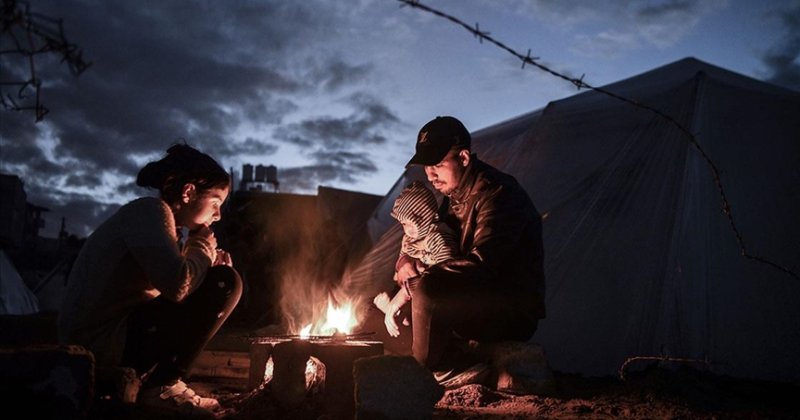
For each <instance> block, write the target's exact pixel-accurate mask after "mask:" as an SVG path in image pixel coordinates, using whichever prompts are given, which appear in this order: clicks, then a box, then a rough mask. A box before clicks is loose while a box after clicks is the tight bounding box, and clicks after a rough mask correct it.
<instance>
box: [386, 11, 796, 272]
mask: <svg viewBox="0 0 800 420" xmlns="http://www.w3.org/2000/svg"><path fill="white" fill-rule="evenodd" d="M397 1H399V2H401V3H403V4H406V5H408V6H411V7H412V8H415V9H420V10H423V11H425V12H428V13H431V14H433V15H436V16H439V17H441V18H443V19H447V20H449V21H451V22H453V23H454V24H456V25H459V26H461V27H463V28H464V29H466V30H467V31H469V32H471V33H472V34H473V35H475V36H476V37H478V38H479V39H480V40H481V43H483V40H484V39H485V40H487V41H488V42H490V43H491V44H494V45H495V46H496V47H498V48H500V49H502V50H505V51H506V52H508V53H509V54H511V55H513V56H515V57H517V58H519V59H520V60H522V63H523V64H522V66H523V68H524V67H525V63H528V64H531V65H533V66H535V67H536V68H538V69H540V70H542V71H544V72H546V73H550V74H551V75H553V76H555V77H558V78H560V79H563V80H565V81H567V82H569V83H572V84H573V85H575V86H576V87H577V88H578V89H579V90H580V89H582V88H586V89H590V90H593V91H595V92H598V93H601V94H603V95H606V96H610V97H612V98H614V99H617V100H619V101H622V102H624V103H627V104H630V105H632V106H635V107H637V108H640V109H644V110H647V111H649V112H652V113H654V114H655V115H656V116H658V117H659V118H661V119H663V120H665V121H666V122H667V123H669V124H670V125H672V126H674V127H675V128H677V129H678V130H679V131H680V132H681V133H683V135H684V137H686V139H687V140H688V141H689V143H690V144H691V145H692V146H693V147H694V148H695V149H696V150H697V151H698V152H699V153H700V155H701V156H702V157H703V160H705V162H706V163H707V164H708V166H709V167H710V168H711V172H712V177H713V179H714V183H715V184H716V186H717V190H718V191H719V195H720V198H721V200H722V212H723V213H724V214H725V216H726V217H727V218H728V222H729V225H730V227H731V230H732V231H733V234H734V236H735V237H736V242H737V244H738V245H739V248H740V250H741V253H742V255H743V256H745V257H746V258H748V259H750V260H753V261H757V262H759V263H762V264H765V265H767V266H770V267H773V268H776V269H778V270H780V271H782V272H784V273H786V274H788V275H789V276H791V277H794V279H795V280H800V275H798V274H797V273H795V272H793V271H792V270H790V269H788V268H786V267H784V266H781V265H779V264H777V263H775V262H772V261H770V260H767V259H766V258H762V257H758V256H754V255H751V254H749V253H748V252H747V251H746V248H745V245H744V239H743V238H742V234H741V232H740V231H739V228H738V227H737V226H736V223H735V222H734V219H733V212H732V210H731V206H730V202H729V201H728V198H727V195H726V194H725V189H724V188H723V185H722V179H721V177H720V171H719V168H718V167H717V165H716V164H715V163H714V161H712V160H711V158H710V157H709V156H708V154H707V153H706V151H705V150H704V149H703V148H702V147H701V146H700V143H699V142H698V141H697V138H696V137H695V136H694V134H692V132H691V131H689V130H688V129H687V128H686V127H684V126H683V125H682V124H681V123H680V122H678V121H677V120H676V119H675V118H673V117H671V116H669V115H667V114H665V113H664V112H663V111H661V110H659V109H656V108H653V107H652V106H649V105H646V104H643V103H640V102H638V101H635V100H633V99H630V98H627V97H624V96H621V95H618V94H616V93H614V92H611V91H608V90H605V89H603V88H599V87H596V86H592V85H591V84H589V83H587V82H585V81H584V80H583V79H584V76H585V74H583V75H581V77H580V78H574V77H569V76H567V75H565V74H563V73H560V72H558V71H555V70H553V69H551V68H549V67H547V66H545V65H543V64H540V63H538V62H536V61H534V60H531V59H529V56H530V50H528V54H527V55H522V54H521V53H519V52H517V51H516V50H514V49H513V48H511V47H509V46H507V45H506V44H504V43H502V42H500V41H499V40H497V39H495V38H493V37H492V36H491V35H490V33H489V32H481V31H480V27H479V26H478V24H477V23H475V27H474V28H473V27H472V26H471V25H468V24H466V23H465V22H464V21H462V20H460V19H458V18H457V17H454V16H452V15H449V14H447V13H444V12H442V11H440V10H437V9H434V8H432V7H430V6H426V5H424V4H422V3H421V2H420V1H419V0H397ZM537 59H538V57H537Z"/></svg>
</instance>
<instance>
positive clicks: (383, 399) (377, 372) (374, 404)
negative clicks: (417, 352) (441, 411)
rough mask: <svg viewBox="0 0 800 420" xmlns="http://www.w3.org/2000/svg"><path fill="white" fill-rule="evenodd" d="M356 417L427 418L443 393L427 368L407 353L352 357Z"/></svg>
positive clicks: (388, 419) (430, 416)
mask: <svg viewBox="0 0 800 420" xmlns="http://www.w3.org/2000/svg"><path fill="white" fill-rule="evenodd" d="M353 375H354V380H355V400H356V419H387V420H394V419H398V420H399V419H429V418H432V417H433V409H434V406H435V405H436V403H437V402H438V401H439V400H440V399H441V398H442V395H444V387H443V386H441V385H439V384H438V383H437V382H436V380H435V379H434V378H433V375H431V372H430V371H429V370H428V369H426V368H424V367H422V366H421V365H420V364H419V363H417V361H416V360H415V359H414V358H413V357H411V356H374V357H366V358H362V359H359V360H356V361H355V363H354V365H353Z"/></svg>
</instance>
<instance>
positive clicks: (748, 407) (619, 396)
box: [194, 368, 800, 420]
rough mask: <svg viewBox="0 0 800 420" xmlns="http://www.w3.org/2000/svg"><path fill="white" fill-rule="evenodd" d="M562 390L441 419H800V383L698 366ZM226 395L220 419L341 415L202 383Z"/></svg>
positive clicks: (460, 398)
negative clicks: (697, 368) (742, 376)
mask: <svg viewBox="0 0 800 420" xmlns="http://www.w3.org/2000/svg"><path fill="white" fill-rule="evenodd" d="M554 374H555V379H556V393H555V395H552V396H549V397H545V396H537V395H511V394H504V393H499V392H496V391H494V390H492V389H490V388H488V387H486V386H483V385H478V384H473V385H465V386H463V387H461V388H457V389H453V390H448V391H446V392H445V394H444V396H443V397H442V399H441V400H440V401H439V403H438V404H437V405H436V407H435V411H434V413H433V418H434V419H529V418H543V419H573V418H588V419H605V418H638V419H678V418H686V419H688V418H691V419H799V418H800V408H799V407H800V404H798V401H797V399H798V396H800V386H794V385H786V384H776V383H764V382H755V381H742V380H733V379H731V378H725V377H720V376H716V375H712V374H709V373H707V372H699V371H695V370H690V369H677V370H674V369H671V370H665V369H660V368H652V369H649V370H645V371H643V372H639V373H636V374H631V375H629V377H628V378H626V380H625V381H622V380H620V379H618V378H582V377H579V376H575V375H567V374H560V373H558V372H554ZM194 386H195V387H196V388H198V390H201V388H203V389H202V391H205V392H206V393H209V394H212V395H214V396H216V397H218V398H219V399H220V402H221V403H222V405H223V407H225V409H224V410H223V411H221V412H220V413H218V418H224V419H229V420H250V419H257V418H289V419H291V418H296V419H335V418H338V417H339V416H337V415H334V414H331V413H327V412H326V410H325V408H324V406H323V405H322V404H320V403H319V402H318V401H317V400H315V399H314V398H313V397H309V398H308V401H307V402H306V403H305V404H304V405H303V406H302V407H299V408H294V409H292V410H285V409H281V408H279V406H278V405H277V404H276V403H275V401H274V399H273V398H272V396H271V395H270V391H269V387H268V386H267V387H265V388H264V389H261V390H256V391H251V392H249V393H241V392H236V391H233V390H231V389H226V388H225V386H215V385H214V384H202V385H201V384H195V385H194Z"/></svg>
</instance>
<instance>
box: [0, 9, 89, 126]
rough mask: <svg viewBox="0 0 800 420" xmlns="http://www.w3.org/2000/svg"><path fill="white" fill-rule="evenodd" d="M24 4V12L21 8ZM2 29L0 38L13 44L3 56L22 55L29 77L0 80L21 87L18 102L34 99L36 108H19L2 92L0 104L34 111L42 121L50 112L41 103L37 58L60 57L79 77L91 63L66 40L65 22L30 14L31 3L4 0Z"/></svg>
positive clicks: (3, 52) (14, 101)
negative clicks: (42, 55)
mask: <svg viewBox="0 0 800 420" xmlns="http://www.w3.org/2000/svg"><path fill="white" fill-rule="evenodd" d="M20 3H24V5H25V6H24V10H23V8H21V7H20ZM2 10H3V14H2V29H1V30H0V38H2V40H3V41H4V43H5V42H8V43H10V44H11V48H8V49H3V50H2V51H0V55H3V56H12V55H18V56H21V57H22V59H23V60H25V61H27V67H28V74H29V77H28V79H26V80H20V81H7V80H2V81H0V85H2V86H10V85H19V86H20V88H19V90H18V91H17V93H16V99H18V100H20V101H23V102H28V99H30V98H33V102H34V103H33V105H20V104H19V103H18V102H17V101H16V100H15V99H14V96H12V95H11V94H7V93H5V92H2V91H0V105H2V107H3V108H5V109H8V110H11V111H28V110H31V111H33V112H34V115H35V116H36V122H39V121H41V120H42V119H43V118H44V116H45V115H47V113H48V112H49V111H50V110H49V109H47V107H45V106H44V104H42V102H41V90H42V81H41V79H39V78H38V76H37V71H36V62H35V60H34V58H35V57H36V56H37V55H41V54H56V55H61V63H62V64H66V65H67V66H68V67H69V70H70V72H71V73H72V74H73V75H75V76H79V75H80V74H81V73H83V72H84V71H85V70H86V69H87V68H89V66H91V64H92V63H91V62H87V61H84V59H83V53H82V51H81V49H80V48H79V47H78V46H77V45H75V44H72V43H70V42H68V41H67V39H66V36H65V35H64V25H63V20H62V19H54V18H51V17H48V16H45V15H41V14H38V13H34V12H31V10H30V4H28V3H27V2H18V1H17V0H3V5H2Z"/></svg>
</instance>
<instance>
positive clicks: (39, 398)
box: [0, 344, 94, 419]
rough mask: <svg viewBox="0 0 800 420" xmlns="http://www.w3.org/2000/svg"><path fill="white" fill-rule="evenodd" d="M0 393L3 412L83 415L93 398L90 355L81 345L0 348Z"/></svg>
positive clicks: (31, 415)
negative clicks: (4, 402)
mask: <svg viewBox="0 0 800 420" xmlns="http://www.w3.org/2000/svg"><path fill="white" fill-rule="evenodd" d="M0 395H2V396H3V399H4V400H5V401H7V403H6V404H4V405H3V410H4V411H5V412H7V413H25V417H26V418H63V419H71V418H86V417H87V416H88V413H89V409H90V408H91V405H92V400H93V398H94V355H93V354H92V353H91V352H90V351H89V350H86V349H85V348H84V347H81V346H66V345H63V346H62V345H50V344H45V345H32V346H24V347H16V348H8V347H4V348H0Z"/></svg>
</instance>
